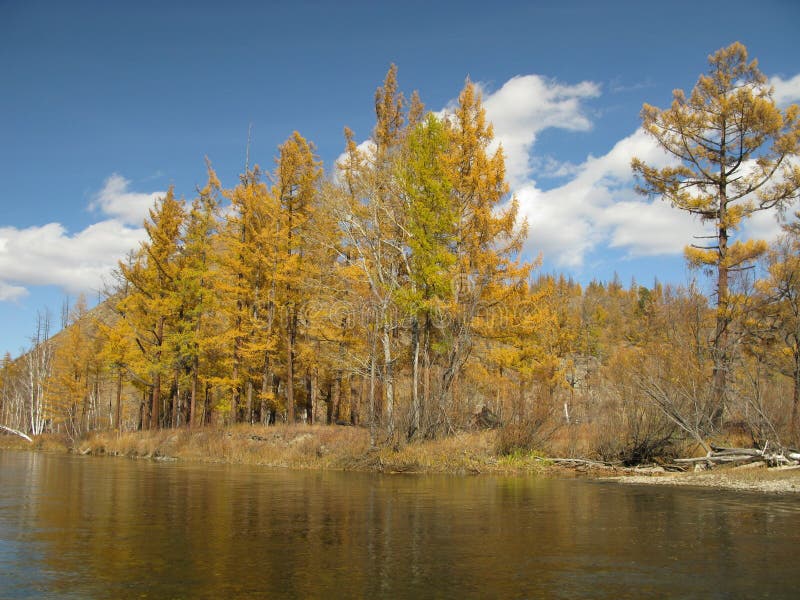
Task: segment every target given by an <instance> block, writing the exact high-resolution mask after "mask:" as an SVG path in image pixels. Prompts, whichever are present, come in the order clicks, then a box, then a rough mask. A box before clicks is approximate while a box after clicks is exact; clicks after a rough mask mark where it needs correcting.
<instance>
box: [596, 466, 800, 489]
mask: <svg viewBox="0 0 800 600" xmlns="http://www.w3.org/2000/svg"><path fill="white" fill-rule="evenodd" d="M602 479H605V480H608V481H616V482H619V483H622V484H643V485H671V486H692V487H707V488H715V489H724V490H736V491H748V492H764V493H769V494H776V493H777V494H797V493H800V469H798V468H775V469H766V468H761V469H747V470H736V469H720V470H716V471H702V472H699V473H663V474H658V475H637V474H629V475H622V476H615V477H603V478H602Z"/></svg>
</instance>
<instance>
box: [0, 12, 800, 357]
mask: <svg viewBox="0 0 800 600" xmlns="http://www.w3.org/2000/svg"><path fill="white" fill-rule="evenodd" d="M798 22H800V3H798V2H795V1H794V0H764V1H762V2H761V3H759V4H758V6H756V5H755V4H754V3H752V2H741V1H736V0H728V1H724V2H718V1H712V2H698V1H696V0H695V1H691V2H685V1H681V0H678V1H670V2H661V3H647V2H633V1H631V2H627V1H621V2H596V1H588V2H578V1H570V0H562V1H560V2H534V1H531V2H502V1H499V2H492V3H490V2H468V1H461V2H416V1H411V2H391V3H389V2H385V3H384V2H347V1H339V2H323V1H302V0H299V1H296V2H274V3H271V2H252V3H250V2H235V1H232V2H226V3H224V4H223V3H216V2H214V3H212V2H208V3H204V2H149V1H137V2H125V3H123V2H107V1H104V2H84V1H80V0H76V1H74V2H60V1H53V2H47V1H36V0H30V1H23V0H0V82H2V83H0V85H1V86H2V87H1V88H0V89H1V90H2V93H0V180H1V181H2V183H3V186H2V192H1V193H2V201H0V351H2V352H4V351H10V352H11V353H12V354H17V353H18V352H19V350H20V348H22V347H23V346H25V345H26V344H27V338H28V337H29V336H30V334H31V332H32V331H33V328H34V322H35V318H36V312H37V310H41V309H43V308H45V307H49V308H50V309H51V310H52V311H53V313H54V314H55V315H57V314H58V312H59V307H60V306H61V303H62V298H63V297H64V296H65V295H70V296H72V297H73V298H74V297H75V296H76V295H77V294H78V293H80V292H81V291H85V292H87V293H88V295H89V298H90V301H93V300H94V299H96V296H97V293H96V290H97V289H98V287H99V286H100V281H101V279H102V274H103V273H104V272H106V271H107V270H108V269H109V268H110V266H111V265H113V264H115V261H116V260H117V259H118V258H120V257H121V256H122V255H123V254H124V253H125V251H126V250H127V249H129V248H132V247H133V246H135V245H136V244H137V241H138V240H139V239H141V236H142V229H141V219H142V217H143V216H144V214H145V213H146V207H147V205H148V204H149V203H150V202H151V201H152V199H153V198H154V197H156V196H158V195H159V194H160V193H162V192H163V191H164V190H166V188H167V187H168V186H169V185H170V184H174V185H175V187H176V191H177V192H178V194H180V195H183V196H185V197H186V198H187V199H191V198H192V197H193V193H194V189H195V186H196V185H198V184H200V183H202V182H203V178H204V174H205V167H204V157H206V156H208V157H209V159H210V160H211V161H212V163H213V165H214V167H215V168H216V170H217V172H218V174H219V175H220V177H221V179H222V182H223V184H224V185H233V184H234V183H235V181H236V178H237V176H238V174H239V172H240V171H241V170H242V167H243V164H244V154H245V145H246V140H247V130H248V124H249V123H252V124H253V139H252V145H251V159H252V162H257V163H259V164H261V165H262V166H264V167H267V168H271V166H272V160H273V157H274V155H275V149H276V147H277V145H278V144H280V143H281V142H282V141H283V140H285V139H286V138H287V137H288V136H289V135H290V134H291V133H292V131H293V130H298V131H300V132H301V133H302V134H303V135H304V136H306V137H307V138H309V139H310V140H312V141H314V142H315V144H316V145H317V148H318V151H319V154H320V156H321V157H322V158H323V160H324V161H325V164H326V167H328V168H330V166H331V165H332V163H333V161H334V160H335V159H336V157H337V156H338V155H339V153H340V152H341V150H342V147H343V141H342V129H343V127H344V126H345V125H347V126H349V127H351V128H352V129H353V130H354V131H355V132H356V134H357V136H358V138H359V139H361V140H363V139H366V138H367V137H368V135H369V133H370V130H371V128H372V124H373V119H374V116H373V95H374V91H375V88H376V87H377V86H378V85H379V84H380V83H381V81H382V79H383V76H384V74H385V73H386V70H387V68H388V66H389V64H390V63H392V62H394V63H396V64H397V65H398V68H399V78H400V84H401V87H402V88H403V89H404V90H406V91H407V92H409V93H410V92H411V91H412V90H414V89H417V90H419V92H420V94H421V96H422V99H423V101H424V102H425V104H426V106H427V107H428V108H429V109H431V110H435V111H438V110H441V109H442V108H444V107H446V106H447V105H448V103H450V102H451V101H452V100H453V99H454V98H455V97H456V96H457V95H458V92H459V90H460V89H461V87H462V86H463V83H464V79H465V77H467V76H469V77H470V78H471V79H472V80H473V81H475V82H478V83H479V84H480V86H481V88H482V90H483V92H484V96H485V100H486V105H487V110H488V112H489V116H490V118H491V119H492V120H493V121H494V122H495V127H496V131H497V133H498V137H499V138H500V139H501V141H502V143H503V146H504V149H505V150H506V153H507V155H508V159H509V179H510V181H511V183H512V187H513V189H514V191H515V193H516V195H517V196H518V198H519V199H520V202H521V205H522V209H523V212H524V213H525V214H526V216H527V218H528V219H529V222H530V225H531V227H530V236H529V240H528V244H527V246H526V248H527V251H528V252H529V253H530V254H531V255H536V254H538V253H539V252H543V254H544V258H545V264H544V267H543V268H544V269H545V270H546V271H555V272H565V273H568V274H571V275H573V276H574V277H576V278H577V279H578V280H580V281H588V280H591V279H592V278H599V279H609V278H610V277H611V276H612V274H613V273H614V272H615V271H616V272H617V273H619V275H620V276H621V277H622V279H623V281H626V282H627V281H629V280H630V278H631V277H636V279H637V280H638V281H641V282H645V283H649V282H651V281H652V280H653V277H654V276H657V277H659V279H661V280H662V281H674V282H684V281H686V280H687V277H689V276H690V275H687V273H686V270H685V268H684V266H683V259H682V256H681V249H682V247H683V245H684V244H685V243H687V242H688V241H690V240H691V235H692V232H695V233H696V231H697V226H696V224H694V223H691V222H690V221H688V220H687V219H685V218H684V217H683V215H676V211H673V210H672V209H670V208H669V207H668V206H667V205H666V204H664V203H660V202H658V201H655V202H651V201H649V200H647V199H645V198H640V197H636V196H635V194H634V193H633V192H632V190H631V178H630V172H629V167H628V164H629V161H630V156H631V155H632V154H638V155H641V156H644V157H647V158H651V159H652V160H653V161H657V160H659V159H658V157H657V155H656V154H654V150H653V148H652V144H651V142H650V141H649V140H647V139H646V138H645V137H644V136H643V135H642V134H641V132H637V129H638V126H639V116H638V115H639V110H640V109H641V105H642V103H643V102H649V103H651V104H655V105H658V106H666V105H667V104H668V103H669V102H670V100H671V91H672V90H673V89H674V88H678V87H680V88H684V89H687V90H688V89H690V88H691V87H692V86H693V84H694V82H695V81H696V79H697V76H698V75H699V74H700V73H701V72H703V71H704V70H705V68H706V58H707V56H708V55H709V54H710V53H712V52H713V51H715V50H717V49H718V48H720V47H723V46H726V45H728V44H730V43H731V42H733V41H736V40H738V41H741V42H743V43H744V44H745V45H746V46H747V47H748V50H749V51H750V55H751V56H752V57H756V58H758V59H759V64H760V66H761V68H762V70H763V71H764V73H765V74H767V75H768V76H769V77H770V78H772V83H773V84H774V85H775V86H776V93H777V94H776V95H777V97H778V99H780V100H781V102H784V103H785V102H797V101H798V100H800V58H799V57H798V49H799V46H798V43H797V32H796V25H797V23H798ZM751 229H752V231H751V232H752V233H753V234H758V235H762V234H763V235H767V234H770V233H771V232H772V231H774V225H773V224H772V221H771V220H761V221H759V222H757V223H755V224H754V226H753V227H752V228H751ZM53 320H54V322H55V324H56V325H57V324H58V323H57V322H58V317H57V316H56V317H54V319H53Z"/></svg>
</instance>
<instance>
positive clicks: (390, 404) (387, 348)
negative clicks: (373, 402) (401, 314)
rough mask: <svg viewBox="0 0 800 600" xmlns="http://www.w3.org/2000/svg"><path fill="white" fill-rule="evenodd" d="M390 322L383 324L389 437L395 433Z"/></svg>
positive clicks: (384, 379)
mask: <svg viewBox="0 0 800 600" xmlns="http://www.w3.org/2000/svg"><path fill="white" fill-rule="evenodd" d="M391 333H392V331H391V327H390V326H389V323H384V325H383V369H384V377H383V388H384V393H385V400H386V429H387V432H388V434H389V437H391V436H392V435H394V365H393V361H392V339H391Z"/></svg>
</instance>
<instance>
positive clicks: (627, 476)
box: [0, 425, 800, 493]
mask: <svg viewBox="0 0 800 600" xmlns="http://www.w3.org/2000/svg"><path fill="white" fill-rule="evenodd" d="M497 436H498V432H496V431H474V432H462V433H459V434H457V435H454V436H451V437H447V438H443V439H439V440H426V441H422V442H413V443H406V444H396V445H394V446H391V445H385V444H380V445H377V446H376V447H374V448H370V444H369V432H368V431H367V430H366V429H363V428H357V427H341V426H340V427H329V426H325V425H296V426H294V427H288V426H285V425H277V426H274V427H269V428H264V427H261V426H251V425H237V426H235V427H229V428H224V429H223V428H207V429H201V430H196V431H189V430H173V429H168V430H160V431H142V432H130V433H122V434H118V433H115V432H103V433H95V434H92V435H91V436H89V437H88V438H86V439H84V440H81V441H79V442H78V443H77V444H70V443H69V442H68V441H67V440H66V439H64V438H60V437H57V436H47V435H43V436H37V437H36V438H35V439H34V442H33V443H32V444H31V443H29V442H27V441H25V440H23V439H22V438H19V437H14V436H10V435H2V436H0V448H14V449H20V450H30V449H33V450H38V451H45V452H74V453H79V454H86V455H89V454H91V455H98V456H99V455H110V456H127V457H130V458H146V459H153V460H167V461H169V460H181V461H191V462H206V463H230V464H249V465H261V466H266V467H275V468H291V469H316V470H340V471H366V472H380V473H441V474H461V475H465V474H503V475H528V474H536V475H546V476H555V477H578V476H583V477H592V478H597V479H603V480H608V481H616V482H620V483H624V484H647V485H682V486H699V487H713V488H718V489H731V490H752V491H761V492H770V493H798V492H800V469H766V468H746V469H741V468H740V469H734V468H718V469H715V470H713V471H705V472H699V473H694V472H687V473H668V472H664V471H663V470H662V469H659V468H655V469H647V468H645V469H635V468H624V467H608V466H604V465H601V464H600V463H594V462H592V461H580V460H575V461H566V460H562V459H548V458H546V457H544V456H542V455H540V454H538V453H536V452H522V451H518V452H513V453H511V454H501V453H498V452H497V447H498V439H497Z"/></svg>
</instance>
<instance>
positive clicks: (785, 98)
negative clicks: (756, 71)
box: [769, 73, 800, 106]
mask: <svg viewBox="0 0 800 600" xmlns="http://www.w3.org/2000/svg"><path fill="white" fill-rule="evenodd" d="M769 84H770V85H771V86H772V87H773V88H774V89H775V93H774V95H773V98H774V99H775V102H776V103H777V104H778V105H779V106H786V105H787V104H792V103H793V102H798V101H800V73H798V74H797V75H795V76H794V77H792V78H791V79H782V78H781V77H777V76H776V77H770V79H769Z"/></svg>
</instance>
